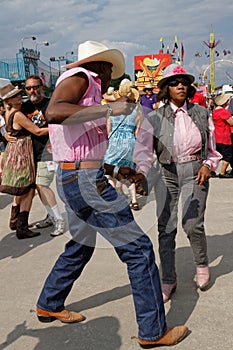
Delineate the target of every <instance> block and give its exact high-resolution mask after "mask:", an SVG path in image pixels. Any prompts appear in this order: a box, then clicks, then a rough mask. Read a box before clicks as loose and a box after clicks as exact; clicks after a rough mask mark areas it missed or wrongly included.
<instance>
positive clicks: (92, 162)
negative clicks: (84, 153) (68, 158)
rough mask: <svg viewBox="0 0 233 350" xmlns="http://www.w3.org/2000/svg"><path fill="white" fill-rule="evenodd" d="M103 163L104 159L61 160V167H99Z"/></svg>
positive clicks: (67, 168) (73, 168) (64, 168)
mask: <svg viewBox="0 0 233 350" xmlns="http://www.w3.org/2000/svg"><path fill="white" fill-rule="evenodd" d="M102 164H103V161H102V160H87V161H78V160H77V161H76V162H60V163H59V165H60V168H61V169H63V170H75V169H87V168H96V169H99V168H100V167H101V166H102Z"/></svg>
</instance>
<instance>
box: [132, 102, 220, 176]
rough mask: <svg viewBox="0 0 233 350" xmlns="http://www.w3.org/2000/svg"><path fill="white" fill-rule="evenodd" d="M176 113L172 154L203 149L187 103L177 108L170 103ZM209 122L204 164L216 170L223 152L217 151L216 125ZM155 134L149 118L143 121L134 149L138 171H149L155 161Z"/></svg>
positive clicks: (191, 153)
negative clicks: (206, 152)
mask: <svg viewBox="0 0 233 350" xmlns="http://www.w3.org/2000/svg"><path fill="white" fill-rule="evenodd" d="M170 105H171V108H172V109H173V111H174V113H175V124H174V136H173V149H172V156H173V157H174V158H176V157H178V156H180V157H184V156H190V155H193V154H195V153H198V152H199V151H200V150H201V142H202V140H201V134H200V131H199V129H198V127H197V126H196V125H195V123H194V122H193V121H192V119H191V118H190V116H189V115H188V112H187V104H186V102H185V104H184V105H183V106H182V107H181V108H179V109H178V108H177V106H175V105H174V104H172V103H171V104H170ZM208 123H209V140H208V154H207V158H206V160H203V164H205V163H206V164H208V165H209V166H210V167H211V170H216V169H217V166H218V163H219V160H220V159H221V158H222V156H221V154H220V153H219V152H217V151H216V147H215V137H214V125H213V122H212V120H211V119H210V118H209V119H208ZM153 134H154V129H153V127H152V125H151V124H150V123H149V121H148V120H147V119H145V120H144V121H143V123H142V126H141V129H140V132H139V136H138V138H137V142H136V145H135V150H134V161H135V163H136V171H137V172H142V173H148V171H149V168H150V166H151V163H152V162H153V161H154V159H155V157H154V154H153V153H154V152H153Z"/></svg>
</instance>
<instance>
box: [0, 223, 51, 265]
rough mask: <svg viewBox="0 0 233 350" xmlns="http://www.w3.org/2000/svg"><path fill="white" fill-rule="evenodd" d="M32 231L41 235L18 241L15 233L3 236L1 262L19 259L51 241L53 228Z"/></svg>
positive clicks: (0, 251) (0, 246) (0, 253)
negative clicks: (9, 258) (8, 258)
mask: <svg viewBox="0 0 233 350" xmlns="http://www.w3.org/2000/svg"><path fill="white" fill-rule="evenodd" d="M32 231H35V232H38V231H39V232H40V233H41V235H40V236H37V237H34V238H27V239H21V240H20V239H18V238H17V237H16V235H15V232H11V233H8V234H6V235H4V236H3V238H2V239H1V241H0V260H1V259H5V258H7V257H11V258H13V259H14V258H18V257H20V256H22V255H24V254H27V253H28V252H30V251H31V250H32V249H33V248H36V247H38V246H40V245H41V244H45V243H47V242H48V241H50V240H51V239H54V238H53V237H51V236H50V232H51V228H49V227H48V228H46V229H34V228H32Z"/></svg>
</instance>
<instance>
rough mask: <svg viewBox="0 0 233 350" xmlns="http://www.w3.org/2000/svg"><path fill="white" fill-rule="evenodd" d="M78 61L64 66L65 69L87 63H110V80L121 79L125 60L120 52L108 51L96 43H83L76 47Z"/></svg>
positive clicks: (104, 46) (102, 45) (105, 47)
mask: <svg viewBox="0 0 233 350" xmlns="http://www.w3.org/2000/svg"><path fill="white" fill-rule="evenodd" d="M78 59H79V60H78V61H76V62H73V63H69V64H67V65H65V66H64V67H66V68H75V67H79V66H81V65H82V64H84V63H87V62H95V61H104V62H109V63H112V78H113V79H116V78H119V77H121V76H122V75H123V74H124V72H125V59H124V56H123V54H122V53H121V51H119V50H117V49H109V48H108V47H107V46H106V45H104V44H102V43H99V42H97V41H85V42H84V43H82V44H80V45H79V47H78Z"/></svg>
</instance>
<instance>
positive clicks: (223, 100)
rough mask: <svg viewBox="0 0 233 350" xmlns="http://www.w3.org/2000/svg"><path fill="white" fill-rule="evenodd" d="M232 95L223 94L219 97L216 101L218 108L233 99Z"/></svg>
mask: <svg viewBox="0 0 233 350" xmlns="http://www.w3.org/2000/svg"><path fill="white" fill-rule="evenodd" d="M231 96H232V94H230V93H229V94H224V93H222V94H221V95H219V96H217V97H216V98H215V99H214V102H215V104H216V105H217V106H223V105H224V104H225V103H226V102H227V101H228V100H229V99H230V98H231Z"/></svg>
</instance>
